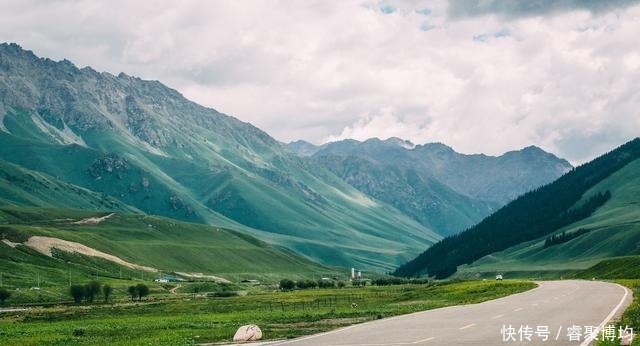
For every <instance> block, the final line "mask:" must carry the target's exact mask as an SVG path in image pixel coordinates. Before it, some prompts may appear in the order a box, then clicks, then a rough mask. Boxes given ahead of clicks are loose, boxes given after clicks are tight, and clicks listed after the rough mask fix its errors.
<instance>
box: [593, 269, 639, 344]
mask: <svg viewBox="0 0 640 346" xmlns="http://www.w3.org/2000/svg"><path fill="white" fill-rule="evenodd" d="M615 282H616V283H618V284H620V285H623V286H626V287H628V288H629V289H631V291H632V292H633V302H632V303H631V305H629V307H627V309H626V310H625V311H624V313H623V314H622V318H621V319H620V320H619V321H617V322H616V331H617V330H618V328H619V327H620V326H622V327H623V328H625V327H627V326H628V327H631V328H633V332H634V336H633V341H632V343H631V344H632V345H635V346H638V345H640V338H639V337H638V334H637V333H638V332H639V331H640V280H639V279H622V280H616V281H615ZM597 345H598V346H614V345H615V346H617V345H620V342H619V341H618V340H615V341H614V342H611V341H598V343H597Z"/></svg>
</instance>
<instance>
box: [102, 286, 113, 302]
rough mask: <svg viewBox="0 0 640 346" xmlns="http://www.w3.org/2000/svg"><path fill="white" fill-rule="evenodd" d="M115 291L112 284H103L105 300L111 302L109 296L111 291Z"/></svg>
mask: <svg viewBox="0 0 640 346" xmlns="http://www.w3.org/2000/svg"><path fill="white" fill-rule="evenodd" d="M112 292H113V288H112V287H111V285H108V284H105V285H104V286H102V293H103V294H104V302H105V303H108V302H109V297H111V293H112Z"/></svg>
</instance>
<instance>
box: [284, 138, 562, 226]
mask: <svg viewBox="0 0 640 346" xmlns="http://www.w3.org/2000/svg"><path fill="white" fill-rule="evenodd" d="M288 147H289V149H290V150H292V151H293V152H295V153H297V154H298V155H300V156H302V157H308V158H310V159H311V160H312V161H313V162H315V163H317V164H318V165H320V166H322V167H324V168H326V169H328V170H330V171H331V172H333V173H334V174H336V175H337V176H339V177H340V178H342V179H344V180H345V181H346V182H347V183H349V184H350V185H352V186H353V187H355V188H356V189H358V190H360V191H362V192H364V193H366V194H368V195H370V196H373V197H375V198H377V199H379V200H381V201H384V202H386V203H389V204H390V205H393V206H394V207H396V208H398V209H399V210H401V211H403V212H404V213H406V214H407V215H409V216H411V217H412V218H414V219H415V220H416V221H418V222H420V223H421V224H423V225H425V226H426V227H429V228H430V229H433V230H435V231H436V232H437V233H439V234H441V235H444V236H447V235H451V234H455V233H458V232H460V231H462V230H464V229H466V228H468V227H470V226H472V225H474V224H476V223H477V222H479V221H481V220H482V219H483V218H484V217H486V216H488V215H489V214H491V212H493V211H495V210H497V209H498V208H499V207H501V206H503V205H505V204H506V203H508V202H510V201H511V200H513V199H514V198H516V197H517V196H519V195H521V194H523V193H525V192H527V191H530V190H532V189H535V188H537V187H539V186H542V185H544V184H547V183H550V182H552V181H553V180H555V179H557V178H558V177H560V176H561V175H562V174H564V173H566V172H567V171H569V170H570V169H571V168H572V166H571V164H570V163H569V162H567V161H566V160H564V159H560V158H558V157H556V156H555V155H553V154H550V153H547V152H545V151H544V150H542V149H540V148H538V147H534V146H531V147H527V148H524V149H522V150H518V151H510V152H507V153H505V154H503V155H500V156H488V155H484V154H476V155H466V154H461V153H457V152H456V151H454V150H453V149H452V148H451V147H449V146H447V145H445V144H442V143H429V144H424V145H414V144H413V143H411V142H409V141H406V140H402V139H399V138H389V139H387V140H380V139H377V138H372V139H369V140H366V141H363V142H360V141H356V140H351V139H350V140H342V141H337V142H331V143H327V144H324V145H321V146H315V145H313V144H311V143H308V142H305V141H296V142H292V143H290V144H289V145H288Z"/></svg>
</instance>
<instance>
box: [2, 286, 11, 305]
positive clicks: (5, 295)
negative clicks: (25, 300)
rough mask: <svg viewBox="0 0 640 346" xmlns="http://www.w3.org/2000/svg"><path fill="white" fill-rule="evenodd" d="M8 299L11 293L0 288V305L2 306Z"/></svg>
mask: <svg viewBox="0 0 640 346" xmlns="http://www.w3.org/2000/svg"><path fill="white" fill-rule="evenodd" d="M9 297H11V292H9V290H8V289H6V288H0V304H4V302H5V301H6V300H7V299H9Z"/></svg>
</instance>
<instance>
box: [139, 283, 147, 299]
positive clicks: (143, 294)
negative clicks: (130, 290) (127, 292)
mask: <svg viewBox="0 0 640 346" xmlns="http://www.w3.org/2000/svg"><path fill="white" fill-rule="evenodd" d="M136 290H138V300H142V298H144V297H146V296H148V295H149V287H147V285H145V284H137V285H136Z"/></svg>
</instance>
